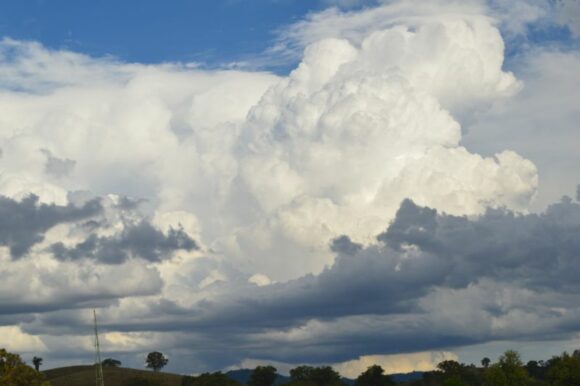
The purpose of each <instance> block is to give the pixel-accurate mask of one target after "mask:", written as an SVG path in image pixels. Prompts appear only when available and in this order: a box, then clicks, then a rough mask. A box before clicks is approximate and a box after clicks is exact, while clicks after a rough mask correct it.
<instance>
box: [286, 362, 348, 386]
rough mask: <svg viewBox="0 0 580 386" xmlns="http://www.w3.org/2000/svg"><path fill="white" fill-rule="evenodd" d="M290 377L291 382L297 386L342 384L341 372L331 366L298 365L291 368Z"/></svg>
mask: <svg viewBox="0 0 580 386" xmlns="http://www.w3.org/2000/svg"><path fill="white" fill-rule="evenodd" d="M290 379H291V384H294V385H295V386H296V385H298V384H300V385H313V386H335V385H342V382H341V381H340V374H338V373H337V372H336V371H335V370H334V369H333V368H332V367H330V366H321V367H312V366H298V367H296V368H294V369H292V370H290Z"/></svg>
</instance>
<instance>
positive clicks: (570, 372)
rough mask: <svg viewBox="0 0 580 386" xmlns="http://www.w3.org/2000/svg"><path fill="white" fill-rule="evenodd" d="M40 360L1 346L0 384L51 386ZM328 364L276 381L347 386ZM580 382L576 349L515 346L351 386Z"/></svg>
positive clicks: (259, 371) (268, 374)
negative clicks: (535, 351) (545, 355)
mask: <svg viewBox="0 0 580 386" xmlns="http://www.w3.org/2000/svg"><path fill="white" fill-rule="evenodd" d="M42 362H43V359H42V358H40V357H36V356H35V357H33V359H32V363H33V365H34V368H33V367H31V366H28V365H27V364H26V363H25V362H24V361H23V360H22V358H21V357H20V356H19V355H18V354H13V353H10V352H8V351H6V350H5V349H3V348H0V386H50V383H49V382H47V381H46V379H45V377H44V375H43V374H42V373H41V372H40V371H39V368H40V366H41V364H42ZM145 362H146V366H147V367H148V368H150V369H152V370H153V371H155V372H158V371H160V370H161V369H162V368H163V367H164V366H165V365H167V363H168V362H169V360H168V358H167V357H166V356H165V355H164V354H163V353H160V352H158V351H153V352H151V353H149V354H148V355H147V357H146V360H145ZM102 365H103V366H105V367H106V366H110V367H119V366H121V362H120V361H118V360H116V359H113V358H107V359H105V360H104V361H103V362H102ZM277 379H278V372H277V369H276V368H275V367H273V366H258V367H256V368H255V369H254V370H252V372H251V374H250V377H249V380H248V382H247V386H274V385H275V384H276V381H277ZM125 383H126V384H124V385H123V386H159V385H157V384H156V383H155V382H154V381H151V380H148V379H141V378H133V379H129V380H127V382H125ZM352 384H353V381H351V380H347V379H345V378H343V377H341V376H340V374H339V373H338V372H337V371H336V370H335V369H333V368H332V367H331V366H319V367H314V366H306V365H304V366H298V367H296V368H293V369H292V370H290V377H289V378H288V380H287V382H285V383H278V384H277V386H352ZM397 384H399V385H408V386H580V350H576V351H574V352H573V353H572V354H568V353H567V352H564V353H563V354H561V355H558V356H554V357H552V358H550V359H548V360H540V361H535V360H531V361H528V362H527V363H526V364H524V363H523V362H522V360H521V357H520V354H519V353H518V352H517V351H514V350H508V351H506V352H504V353H503V354H502V355H501V356H500V357H499V358H498V359H497V361H496V362H495V363H492V361H491V360H490V359H489V358H487V357H485V358H483V359H482V360H481V367H477V366H475V365H474V364H470V365H466V364H464V363H459V362H457V361H454V360H445V361H443V362H440V363H439V364H438V365H437V368H436V369H435V370H434V371H428V372H424V373H423V375H422V379H418V380H414V381H408V382H402V383H397V382H395V381H394V380H393V379H392V377H391V376H389V375H387V374H385V372H384V369H383V368H382V367H381V366H379V365H372V366H370V367H368V368H367V369H366V370H365V371H363V372H362V373H361V374H360V375H359V376H358V377H357V378H356V379H355V380H354V386H394V385H397ZM240 385H241V384H240V383H238V382H236V381H235V380H233V379H231V378H229V377H228V375H227V374H224V373H222V372H215V373H204V374H201V375H198V376H183V377H182V381H181V386H240Z"/></svg>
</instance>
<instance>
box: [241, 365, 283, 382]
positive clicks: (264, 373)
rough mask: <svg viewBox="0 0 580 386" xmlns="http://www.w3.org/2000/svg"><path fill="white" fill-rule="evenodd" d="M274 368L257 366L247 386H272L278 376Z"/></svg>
mask: <svg viewBox="0 0 580 386" xmlns="http://www.w3.org/2000/svg"><path fill="white" fill-rule="evenodd" d="M276 371H277V370H276V368H275V367H274V366H258V367H256V368H255V369H254V371H252V374H251V375H250V380H249V381H248V386H272V385H273V384H274V382H275V381H276V377H277V376H278V374H277V372H276Z"/></svg>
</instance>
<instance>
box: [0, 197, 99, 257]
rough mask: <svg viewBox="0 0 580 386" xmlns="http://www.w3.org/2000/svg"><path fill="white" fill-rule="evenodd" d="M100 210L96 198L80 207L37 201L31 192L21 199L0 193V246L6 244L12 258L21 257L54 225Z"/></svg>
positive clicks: (79, 218) (72, 220) (81, 217)
mask: <svg viewBox="0 0 580 386" xmlns="http://www.w3.org/2000/svg"><path fill="white" fill-rule="evenodd" d="M102 210H103V208H102V205H101V203H100V200H98V199H94V200H91V201H88V202H87V203H85V204H84V205H82V206H74V205H71V204H69V205H66V206H60V205H55V204H39V202H38V196H35V195H30V196H28V197H26V198H24V199H22V201H16V200H13V199H11V198H8V197H5V196H0V245H2V246H6V247H9V248H10V254H11V256H12V257H13V258H19V257H22V256H23V255H25V254H26V253H27V252H28V251H29V250H30V248H31V247H32V246H33V245H34V244H36V243H39V242H41V241H42V240H43V239H44V233H45V232H46V231H48V230H49V229H50V228H52V227H54V226H55V225H58V224H62V223H67V222H74V221H79V220H83V219H88V218H91V217H93V216H96V215H98V214H99V213H101V211H102Z"/></svg>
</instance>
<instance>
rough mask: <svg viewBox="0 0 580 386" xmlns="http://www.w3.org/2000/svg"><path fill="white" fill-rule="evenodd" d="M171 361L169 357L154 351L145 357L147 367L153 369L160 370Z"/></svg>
mask: <svg viewBox="0 0 580 386" xmlns="http://www.w3.org/2000/svg"><path fill="white" fill-rule="evenodd" d="M167 362H169V359H167V358H165V356H164V355H163V354H162V353H160V352H158V351H153V352H150V353H149V354H147V359H145V363H146V366H147V368H149V369H153V371H159V370H161V369H162V368H163V367H165V365H166V364H167Z"/></svg>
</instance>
